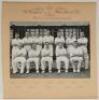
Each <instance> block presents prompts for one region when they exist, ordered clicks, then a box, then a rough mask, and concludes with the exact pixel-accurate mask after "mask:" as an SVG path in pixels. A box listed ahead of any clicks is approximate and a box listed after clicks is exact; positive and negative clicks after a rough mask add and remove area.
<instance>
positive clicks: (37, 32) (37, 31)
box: [35, 29, 39, 37]
mask: <svg viewBox="0 0 99 100" xmlns="http://www.w3.org/2000/svg"><path fill="white" fill-rule="evenodd" d="M35 36H36V37H38V36H39V30H38V29H36V34H35Z"/></svg>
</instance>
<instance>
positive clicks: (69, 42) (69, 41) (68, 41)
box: [66, 37, 76, 45]
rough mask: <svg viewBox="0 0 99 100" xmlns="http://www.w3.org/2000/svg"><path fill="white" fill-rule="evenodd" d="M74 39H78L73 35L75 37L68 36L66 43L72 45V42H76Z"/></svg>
mask: <svg viewBox="0 0 99 100" xmlns="http://www.w3.org/2000/svg"><path fill="white" fill-rule="evenodd" d="M74 41H76V38H74V37H73V38H69V37H68V38H67V39H66V44H67V45H68V44H70V45H71V44H72V43H74Z"/></svg>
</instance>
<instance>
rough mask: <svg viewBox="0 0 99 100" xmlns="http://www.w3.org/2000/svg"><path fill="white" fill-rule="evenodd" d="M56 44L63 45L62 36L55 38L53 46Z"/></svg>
mask: <svg viewBox="0 0 99 100" xmlns="http://www.w3.org/2000/svg"><path fill="white" fill-rule="evenodd" d="M58 43H65V39H64V37H63V36H62V37H56V38H55V44H58Z"/></svg>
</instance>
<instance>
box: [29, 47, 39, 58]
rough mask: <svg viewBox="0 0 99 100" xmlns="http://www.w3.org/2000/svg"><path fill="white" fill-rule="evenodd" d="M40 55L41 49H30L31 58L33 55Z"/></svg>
mask: <svg viewBox="0 0 99 100" xmlns="http://www.w3.org/2000/svg"><path fill="white" fill-rule="evenodd" d="M39 55H40V51H39V49H35V50H34V49H30V50H29V52H28V56H29V58H31V57H38V56H39Z"/></svg>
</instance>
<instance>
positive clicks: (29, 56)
mask: <svg viewBox="0 0 99 100" xmlns="http://www.w3.org/2000/svg"><path fill="white" fill-rule="evenodd" d="M24 34H25V36H24V37H23V38H20V34H19V33H18V32H16V33H15V37H14V38H13V39H12V40H11V46H12V51H11V66H12V73H13V74H16V73H20V74H23V73H27V74H29V73H30V72H31V69H32V68H34V69H35V73H42V74H43V73H46V68H47V69H48V71H47V72H48V73H52V72H53V68H54V69H56V70H57V73H62V72H64V73H65V72H66V73H68V72H69V68H72V71H73V72H76V73H79V72H81V68H84V69H85V70H87V69H89V52H88V46H87V45H88V38H87V37H85V33H84V31H80V32H79V36H77V31H76V30H75V29H74V30H73V29H72V28H71V29H67V30H66V31H65V32H64V31H63V29H58V31H57V32H56V37H55V36H53V35H52V34H51V32H50V30H48V29H45V30H44V32H43V35H42V34H40V32H39V30H38V29H30V30H26V31H25V33H24ZM54 56H55V59H53V57H54ZM62 68H63V70H64V71H62ZM33 73H34V72H33Z"/></svg>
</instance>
